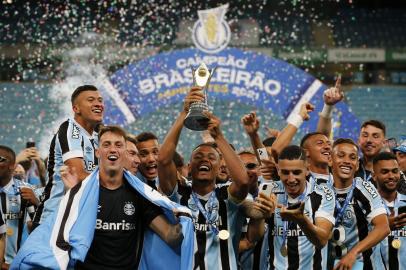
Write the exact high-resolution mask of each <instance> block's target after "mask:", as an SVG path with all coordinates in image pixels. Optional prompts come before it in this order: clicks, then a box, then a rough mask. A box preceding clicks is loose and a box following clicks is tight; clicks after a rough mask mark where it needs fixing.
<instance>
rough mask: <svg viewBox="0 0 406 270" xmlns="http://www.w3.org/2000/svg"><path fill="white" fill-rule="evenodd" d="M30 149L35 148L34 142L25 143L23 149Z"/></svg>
mask: <svg viewBox="0 0 406 270" xmlns="http://www.w3.org/2000/svg"><path fill="white" fill-rule="evenodd" d="M31 147H35V142H27V143H26V144H25V148H31Z"/></svg>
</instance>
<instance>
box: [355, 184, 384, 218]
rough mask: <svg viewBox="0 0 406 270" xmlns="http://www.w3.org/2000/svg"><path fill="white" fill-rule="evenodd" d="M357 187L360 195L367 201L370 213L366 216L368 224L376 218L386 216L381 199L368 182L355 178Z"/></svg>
mask: <svg viewBox="0 0 406 270" xmlns="http://www.w3.org/2000/svg"><path fill="white" fill-rule="evenodd" d="M357 181H358V183H357V187H358V188H359V189H360V190H361V192H362V194H363V195H364V196H365V197H366V198H367V199H368V203H369V204H370V209H371V212H370V213H369V214H368V215H367V220H368V222H371V221H372V220H373V219H374V218H375V217H376V216H379V215H382V214H387V213H386V209H385V207H384V205H383V202H382V198H381V196H380V195H379V193H378V191H377V190H376V188H375V187H374V185H373V184H372V183H371V182H370V181H365V180H362V179H361V178H357Z"/></svg>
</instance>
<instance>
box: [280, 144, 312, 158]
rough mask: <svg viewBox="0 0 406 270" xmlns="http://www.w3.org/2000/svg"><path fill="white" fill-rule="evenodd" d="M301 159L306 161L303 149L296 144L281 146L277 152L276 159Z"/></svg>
mask: <svg viewBox="0 0 406 270" xmlns="http://www.w3.org/2000/svg"><path fill="white" fill-rule="evenodd" d="M283 159H287V160H303V161H306V153H305V151H304V149H303V148H302V147H300V146H297V145H288V146H286V147H285V148H283V150H282V152H281V153H280V154H279V158H278V160H283Z"/></svg>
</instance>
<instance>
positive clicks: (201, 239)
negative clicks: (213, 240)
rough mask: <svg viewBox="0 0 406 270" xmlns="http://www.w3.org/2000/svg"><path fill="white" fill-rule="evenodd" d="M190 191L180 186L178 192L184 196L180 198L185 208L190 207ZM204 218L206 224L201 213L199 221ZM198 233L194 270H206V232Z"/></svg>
mask: <svg viewBox="0 0 406 270" xmlns="http://www.w3.org/2000/svg"><path fill="white" fill-rule="evenodd" d="M187 191H188V189H187V188H185V187H183V186H178V192H179V194H182V195H183V196H182V197H181V198H180V204H181V205H183V206H186V207H187V206H188V201H189V199H190V195H191V193H190V192H187ZM202 218H203V223H204V222H205V220H204V217H203V215H202V214H201V213H199V217H198V221H199V222H201V220H202ZM195 233H196V244H197V251H196V253H195V255H194V256H195V260H194V261H195V262H194V263H195V265H194V267H193V269H200V270H205V265H204V257H205V255H206V241H207V239H206V232H201V231H195Z"/></svg>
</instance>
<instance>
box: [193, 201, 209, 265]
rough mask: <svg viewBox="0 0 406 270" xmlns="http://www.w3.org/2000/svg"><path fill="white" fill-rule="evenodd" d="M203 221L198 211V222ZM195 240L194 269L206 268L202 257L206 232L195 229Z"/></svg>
mask: <svg viewBox="0 0 406 270" xmlns="http://www.w3.org/2000/svg"><path fill="white" fill-rule="evenodd" d="M201 202H202V204H203V203H204V201H202V200H201ZM203 207H204V204H203ZM205 223H206V218H205V217H204V216H203V214H202V213H201V212H200V211H199V217H198V224H205ZM196 241H197V252H196V254H195V266H194V269H200V270H206V267H205V264H204V258H205V257H206V242H207V235H206V232H205V231H197V230H196ZM208 270H209V269H208Z"/></svg>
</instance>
